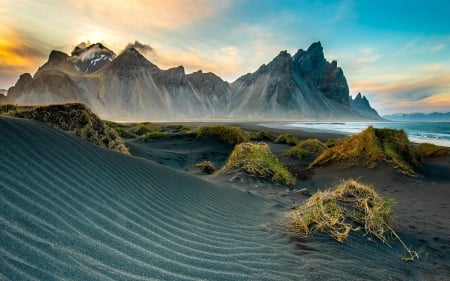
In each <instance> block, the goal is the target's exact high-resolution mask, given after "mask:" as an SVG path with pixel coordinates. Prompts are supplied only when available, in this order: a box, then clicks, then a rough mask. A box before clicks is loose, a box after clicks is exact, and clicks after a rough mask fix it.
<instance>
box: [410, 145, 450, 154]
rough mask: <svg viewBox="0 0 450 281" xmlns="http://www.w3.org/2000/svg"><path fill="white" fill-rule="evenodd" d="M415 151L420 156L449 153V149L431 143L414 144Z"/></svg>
mask: <svg viewBox="0 0 450 281" xmlns="http://www.w3.org/2000/svg"><path fill="white" fill-rule="evenodd" d="M416 152H417V154H418V155H419V156H420V157H439V156H444V155H449V154H450V149H448V148H446V147H442V146H438V145H435V144H431V143H421V144H418V145H417V146H416Z"/></svg>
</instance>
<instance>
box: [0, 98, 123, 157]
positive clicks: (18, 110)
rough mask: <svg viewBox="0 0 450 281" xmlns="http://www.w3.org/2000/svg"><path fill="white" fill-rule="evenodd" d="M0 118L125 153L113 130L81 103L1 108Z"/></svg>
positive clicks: (5, 106)
mask: <svg viewBox="0 0 450 281" xmlns="http://www.w3.org/2000/svg"><path fill="white" fill-rule="evenodd" d="M0 115H7V116H13V117H19V118H26V119H34V120H37V121H40V122H44V123H47V124H50V125H52V126H54V127H57V128H60V129H62V130H64V131H68V132H71V133H73V134H75V135H77V136H79V137H81V138H82V139H84V140H87V141H89V142H91V143H94V144H96V145H99V146H102V147H106V148H109V149H113V150H116V151H119V152H121V153H124V154H129V152H128V148H127V147H126V146H125V143H124V142H123V140H122V138H121V137H120V135H119V134H118V133H117V131H116V130H115V129H114V128H111V127H110V126H108V125H107V124H106V123H105V122H103V121H102V120H100V118H99V117H98V116H97V115H95V114H94V113H93V112H92V111H91V110H90V109H89V108H88V107H87V106H86V105H84V104H81V103H67V104H53V105H47V106H16V105H2V106H1V107H0Z"/></svg>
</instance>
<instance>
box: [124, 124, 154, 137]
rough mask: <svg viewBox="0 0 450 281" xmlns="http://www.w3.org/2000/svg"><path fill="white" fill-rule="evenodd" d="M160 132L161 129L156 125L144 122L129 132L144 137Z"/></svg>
mask: <svg viewBox="0 0 450 281" xmlns="http://www.w3.org/2000/svg"><path fill="white" fill-rule="evenodd" d="M160 130H161V128H160V127H159V126H158V125H157V124H154V123H150V122H144V123H139V124H136V125H135V126H133V127H132V128H131V129H130V132H131V133H132V134H135V135H136V136H144V135H145V134H149V133H155V132H159V131H160Z"/></svg>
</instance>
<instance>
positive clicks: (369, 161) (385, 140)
mask: <svg viewBox="0 0 450 281" xmlns="http://www.w3.org/2000/svg"><path fill="white" fill-rule="evenodd" d="M382 161H384V162H387V163H389V164H390V165H392V166H393V167H395V168H398V169H400V171H402V172H403V173H404V174H406V175H409V176H415V175H416V173H415V171H414V170H415V168H416V167H417V166H418V164H419V163H418V158H417V155H416V153H415V150H414V148H413V146H412V144H411V143H410V142H409V140H408V137H407V135H406V133H405V132H404V131H403V130H394V129H375V128H373V127H372V126H370V127H368V128H367V129H366V130H364V131H363V132H361V133H359V134H357V135H353V136H350V137H346V138H344V139H341V140H339V141H337V142H336V144H335V145H334V146H332V147H330V148H328V149H326V150H325V151H324V152H323V153H322V154H321V155H319V156H318V157H317V158H316V159H315V160H314V161H313V163H311V165H310V168H312V167H314V166H321V165H326V164H328V163H332V162H340V163H342V164H343V165H344V166H345V167H352V166H355V165H365V166H367V167H369V168H374V167H376V166H377V163H379V162H382Z"/></svg>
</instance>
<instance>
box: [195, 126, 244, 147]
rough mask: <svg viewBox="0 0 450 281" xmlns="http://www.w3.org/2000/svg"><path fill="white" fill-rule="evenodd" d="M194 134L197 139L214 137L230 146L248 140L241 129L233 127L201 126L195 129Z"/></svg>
mask: <svg viewBox="0 0 450 281" xmlns="http://www.w3.org/2000/svg"><path fill="white" fill-rule="evenodd" d="M195 133H196V135H197V138H205V137H208V136H214V137H218V138H219V139H221V140H223V141H225V142H227V143H229V144H232V145H236V144H240V143H243V142H246V141H248V140H249V137H248V136H247V135H246V134H245V132H244V131H243V130H242V129H241V128H239V127H234V126H223V125H219V126H201V127H198V128H196V129H195Z"/></svg>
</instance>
